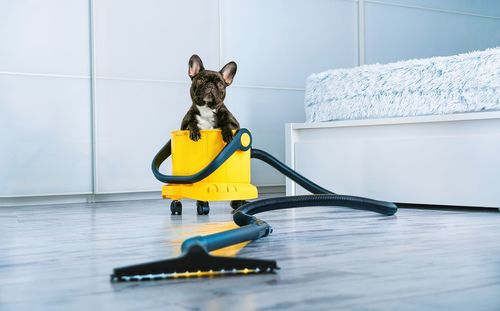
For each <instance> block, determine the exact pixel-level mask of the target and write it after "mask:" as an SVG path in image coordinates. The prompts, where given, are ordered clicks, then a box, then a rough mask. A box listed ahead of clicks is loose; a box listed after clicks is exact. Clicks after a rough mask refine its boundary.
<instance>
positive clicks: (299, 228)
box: [0, 200, 500, 311]
mask: <svg viewBox="0 0 500 311" xmlns="http://www.w3.org/2000/svg"><path fill="white" fill-rule="evenodd" d="M230 211H231V209H230V208H229V207H228V206H227V205H225V204H222V203H217V204H215V205H214V204H212V210H211V213H210V215H209V216H197V215H196V211H195V208H194V204H193V202H184V215H182V216H171V215H170V211H169V209H168V202H167V201H161V200H148V201H131V202H119V203H101V204H72V205H52V206H33V207H12V208H9V207H5V208H0V276H1V278H0V310H2V311H6V310H121V311H125V310H138V309H144V310H177V309H178V310H198V309H203V310H225V309H237V310H254V309H261V310H268V309H273V310H274V309H277V310H280V309H286V310H305V309H314V310H333V309H335V310H500V213H498V212H496V211H492V212H485V211H482V212H469V211H464V210H458V211H450V210H426V209H400V210H399V212H398V214H397V216H394V217H383V216H379V215H376V214H373V213H370V212H362V211H351V210H349V209H345V208H327V207H324V208H305V209H297V210H294V211H291V210H286V211H276V212H269V213H266V214H261V215H260V217H261V218H262V219H265V220H266V221H268V222H269V223H270V224H271V225H272V226H273V227H274V233H273V234H272V235H271V236H270V237H267V238H264V239H261V240H259V241H257V242H254V243H251V244H249V245H247V246H246V247H245V248H243V249H242V250H240V252H239V255H241V256H246V257H256V258H274V259H276V260H277V261H278V265H279V266H280V267H281V270H279V272H278V273H277V274H274V275H256V276H241V277H226V278H214V279H184V280H171V281H156V282H146V283H121V284H111V283H110V282H109V274H110V273H111V271H112V269H113V268H114V267H119V266H123V265H128V264H134V263H140V262H145V261H150V260H157V259H163V258H167V257H171V256H174V255H176V254H178V253H179V250H178V248H179V244H180V242H181V241H182V240H183V239H184V238H186V237H189V236H192V235H198V234H207V233H212V232H215V231H218V230H224V229H227V228H231V227H232V226H234V225H233V224H232V222H231V214H230ZM236 251H237V249H235V248H233V249H229V250H223V251H222V252H221V253H224V254H232V253H235V252H236Z"/></svg>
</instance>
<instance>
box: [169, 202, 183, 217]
mask: <svg viewBox="0 0 500 311" xmlns="http://www.w3.org/2000/svg"><path fill="white" fill-rule="evenodd" d="M170 211H171V212H172V215H182V203H181V201H178V200H173V201H172V203H170Z"/></svg>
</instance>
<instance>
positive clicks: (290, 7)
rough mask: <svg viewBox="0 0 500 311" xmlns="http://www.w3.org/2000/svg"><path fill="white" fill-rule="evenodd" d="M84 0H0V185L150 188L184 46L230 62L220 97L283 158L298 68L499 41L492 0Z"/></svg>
mask: <svg viewBox="0 0 500 311" xmlns="http://www.w3.org/2000/svg"><path fill="white" fill-rule="evenodd" d="M89 1H90V0H45V1H42V0H39V1H36V0H2V1H0V121H1V122H2V124H4V125H6V127H5V126H4V129H6V130H4V131H1V132H0V148H2V149H1V150H2V152H1V153H0V196H2V197H12V196H25V195H51V194H73V193H92V192H94V193H115V192H137V191H151V190H157V191H158V190H159V189H160V184H159V183H158V182H156V181H155V179H154V178H153V176H152V174H151V172H150V161H151V159H152V157H153V156H154V154H155V152H156V151H157V150H158V149H159V148H160V147H161V145H162V144H163V143H164V142H165V141H166V140H167V139H168V137H169V132H170V131H171V130H173V129H177V128H178V127H179V124H180V120H181V118H182V117H183V115H184V113H185V112H186V110H187V109H188V107H189V105H190V100H189V79H188V77H187V75H186V72H187V68H186V67H187V60H188V58H189V56H190V55H191V54H193V53H197V54H199V55H200V56H201V57H202V59H203V61H204V63H205V65H206V67H207V68H210V69H217V68H220V67H221V66H222V65H223V64H225V63H226V62H228V61H230V60H235V61H236V62H237V63H238V73H237V75H236V78H235V82H234V85H232V86H230V88H229V89H228V96H227V99H226V103H227V105H228V106H229V108H230V109H231V110H232V111H233V113H234V114H235V115H236V117H237V118H238V119H239V121H240V123H241V125H242V126H243V127H247V128H249V129H251V130H252V132H253V134H254V145H255V146H256V147H258V148H262V149H265V150H268V151H269V152H271V153H273V154H275V155H276V156H278V158H281V159H283V158H284V123H287V122H301V121H303V120H304V112H303V96H304V81H305V78H306V77H307V75H308V74H310V73H312V72H318V71H322V70H326V69H330V68H338V67H353V66H356V65H358V64H360V63H364V62H366V63H373V62H389V61H395V60H399V59H407V58H414V57H427V56H434V55H450V54H455V53H459V52H464V51H469V50H474V49H483V48H486V47H492V46H496V45H499V43H500V31H498V30H500V4H499V2H497V1H494V0H490V1H470V0H467V1H466V0H454V1H453V0H447V1H431V0H399V1H398V0H386V1H370V0H361V1H360V2H358V1H354V0H352V1H351V0H316V1H307V0H294V1H290V0H272V1H266V0H257V1H244V0H186V1H173V0H169V1H166V0H95V1H93V10H90V9H89V7H91V6H90V2H89ZM358 16H360V17H361V19H359V20H358ZM91 20H93V21H94V24H93V27H91V23H90V21H91ZM92 28H93V31H90V29H92ZM91 43H93V45H92V44H91ZM92 47H93V48H92ZM92 56H93V57H92ZM92 69H93V70H92ZM91 85H95V88H94V89H92V88H91ZM92 99H94V101H93V103H94V105H95V111H94V117H95V118H94V119H92V115H93V114H92V110H91V107H92ZM92 120H93V122H92ZM93 138H95V139H93ZM93 155H94V156H95V159H94V160H95V161H93V160H92V158H93ZM254 163H255V162H254ZM93 164H94V165H93ZM252 177H253V180H254V183H256V184H257V185H282V184H284V179H283V178H282V177H281V176H279V175H278V174H276V173H274V172H273V171H272V170H270V169H267V168H265V167H264V166H261V165H259V164H255V165H254V171H253V174H252Z"/></svg>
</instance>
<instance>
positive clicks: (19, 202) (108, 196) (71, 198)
mask: <svg viewBox="0 0 500 311" xmlns="http://www.w3.org/2000/svg"><path fill="white" fill-rule="evenodd" d="M257 188H258V191H259V194H284V193H285V185H265V186H257ZM160 198H161V191H160V190H154V191H141V192H122V193H97V194H71V195H45V196H26V197H11V198H5V197H3V198H0V207H6V206H30V205H31V206H32V205H53V204H72V203H99V202H115V201H134V200H155V199H160Z"/></svg>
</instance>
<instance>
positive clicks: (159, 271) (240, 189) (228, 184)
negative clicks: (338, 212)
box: [111, 129, 397, 282]
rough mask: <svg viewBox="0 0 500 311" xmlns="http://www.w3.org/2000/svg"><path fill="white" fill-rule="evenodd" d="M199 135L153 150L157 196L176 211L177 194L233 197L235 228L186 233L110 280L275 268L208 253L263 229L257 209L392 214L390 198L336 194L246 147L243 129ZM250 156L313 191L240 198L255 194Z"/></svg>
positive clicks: (178, 137)
mask: <svg viewBox="0 0 500 311" xmlns="http://www.w3.org/2000/svg"><path fill="white" fill-rule="evenodd" d="M201 137H202V138H201V141H198V142H193V141H190V140H189V138H188V133H187V132H183V131H177V132H173V133H172V139H171V141H169V142H168V143H167V144H166V145H165V146H164V147H163V148H162V149H161V150H160V151H159V152H158V154H157V155H156V156H155V158H154V160H153V164H152V169H153V173H154V175H155V177H156V178H157V179H158V180H160V181H162V182H164V183H167V184H166V185H165V186H164V187H163V191H162V193H163V197H165V198H171V199H173V201H172V202H173V205H171V209H172V213H180V212H181V206H180V201H179V200H180V199H183V198H192V199H195V200H198V202H206V201H210V200H233V201H232V202H233V203H234V202H237V203H238V204H232V207H233V208H235V209H236V210H235V211H234V213H233V220H234V222H235V223H236V224H237V225H238V226H239V228H236V229H231V230H227V231H223V232H217V233H214V234H210V235H206V236H196V237H192V238H189V239H187V240H185V241H184V242H183V243H182V245H181V252H182V254H181V256H180V257H178V258H173V259H167V260H161V261H155V262H149V263H143V264H138V265H133V266H127V267H122V268H116V269H114V270H113V274H112V275H111V280H112V281H113V282H121V281H144V280H157V279H177V278H184V277H207V276H209V277H212V276H221V275H227V274H229V275H234V274H250V273H271V272H274V271H275V270H276V269H278V266H277V263H276V261H274V260H266V259H253V258H241V257H222V256H213V255H210V254H209V252H211V251H214V250H217V249H220V248H223V247H227V246H231V245H235V244H238V243H242V242H246V241H255V240H257V239H260V238H262V237H265V236H267V235H269V234H270V233H271V232H272V228H271V226H270V225H269V224H268V223H266V222H265V221H263V220H261V219H259V218H257V217H255V216H254V215H255V214H258V213H262V212H266V211H272V210H281V209H287V208H297V207H306V206H332V207H336V206H343V207H349V208H353V209H358V210H367V211H372V212H376V213H380V214H383V215H386V216H391V215H394V214H395V213H396V211H397V206H396V205H395V204H394V203H390V202H383V201H376V200H372V199H367V198H361V197H355V196H348V195H339V194H335V193H333V192H331V191H329V190H327V189H325V188H322V187H321V186H319V185H317V184H315V183H313V182H312V181H310V180H309V179H307V178H305V177H304V176H302V175H300V174H298V173H297V172H295V171H294V170H292V169H291V168H289V167H287V166H286V165H285V164H283V163H281V162H280V161H279V160H277V159H276V158H274V157H273V156H272V155H270V154H269V153H267V152H265V151H263V150H259V149H255V148H251V145H252V136H251V134H250V132H249V131H248V130H247V129H240V130H239V131H238V132H236V134H235V136H234V137H233V140H232V141H231V142H230V143H228V144H227V145H225V143H224V142H223V141H222V137H221V135H220V132H219V131H202V132H201ZM170 155H172V164H173V172H174V175H172V176H169V175H164V174H162V173H160V171H159V168H160V165H161V164H162V163H163V162H164V161H165V160H166V159H167V158H168V157H169V156H170ZM250 158H254V159H259V160H261V161H264V162H266V163H267V164H269V165H271V166H272V167H273V168H275V169H276V170H278V171H279V172H280V173H282V174H284V175H286V176H287V177H288V178H290V179H292V180H293V181H294V182H296V183H297V184H299V185H300V186H301V187H303V188H304V189H306V190H307V191H309V192H311V193H313V194H312V195H299V196H292V197H279V198H270V199H263V200H256V201H252V202H246V201H245V200H246V199H251V198H255V197H257V190H256V189H255V187H254V186H253V185H251V184H250ZM175 202H177V203H175ZM202 207H203V205H202ZM206 207H207V208H208V205H207V206H206ZM201 212H202V214H205V213H208V209H205V210H204V209H203V208H202V209H201ZM198 213H200V204H198Z"/></svg>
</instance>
